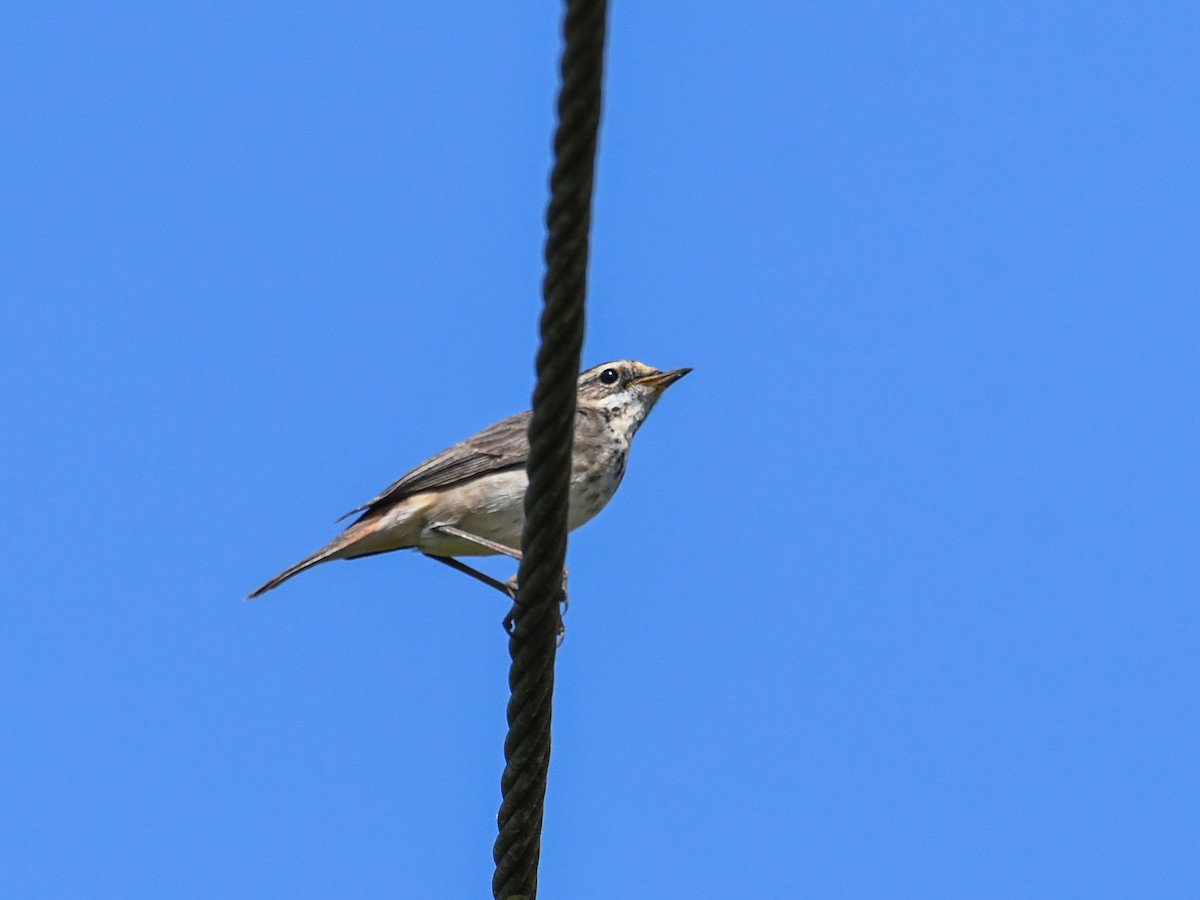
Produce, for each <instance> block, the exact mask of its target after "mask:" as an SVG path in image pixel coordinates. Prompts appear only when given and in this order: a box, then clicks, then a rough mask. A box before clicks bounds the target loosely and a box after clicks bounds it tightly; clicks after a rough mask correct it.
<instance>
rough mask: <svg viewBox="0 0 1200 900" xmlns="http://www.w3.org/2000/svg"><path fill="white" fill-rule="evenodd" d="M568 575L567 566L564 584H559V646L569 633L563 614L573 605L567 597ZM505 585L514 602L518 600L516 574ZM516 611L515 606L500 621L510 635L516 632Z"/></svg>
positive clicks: (556, 631) (563, 578) (563, 573)
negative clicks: (514, 614)
mask: <svg viewBox="0 0 1200 900" xmlns="http://www.w3.org/2000/svg"><path fill="white" fill-rule="evenodd" d="M567 575H568V570H567V569H566V568H564V569H563V571H562V584H561V585H560V586H559V589H558V602H559V605H560V610H559V614H558V627H557V629H556V630H555V635H556V637H557V641H556V644H557V646H559V647H561V646H562V642H563V639H564V638H565V637H566V634H567V626H566V625H565V624H564V623H563V616H565V615H566V614H567V610H568V609H569V608H570V606H571V602H570V600H569V599H568V597H567ZM504 587H505V588H506V589H507V593H508V596H509V597H510V598H512V601H513V602H514V603H516V601H517V576H516V575H514V576H513V577H512V578H510V579H508V581H506V582H505V583H504ZM514 612H515V608H514V609H512V610H509V612H508V615H506V616H505V617H504V619H503V620H502V621H501V623H500V624H501V626H503V628H504V631H505V633H506V634H507V635H508V636H509V637H512V636H513V634H514V632H515V631H516V621H515V618H514V616H513V613H514Z"/></svg>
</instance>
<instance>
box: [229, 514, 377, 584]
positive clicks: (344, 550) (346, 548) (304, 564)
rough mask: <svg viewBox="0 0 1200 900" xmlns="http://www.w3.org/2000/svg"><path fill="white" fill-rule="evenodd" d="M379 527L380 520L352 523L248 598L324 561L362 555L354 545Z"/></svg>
mask: <svg viewBox="0 0 1200 900" xmlns="http://www.w3.org/2000/svg"><path fill="white" fill-rule="evenodd" d="M378 527H379V522H378V520H371V521H366V522H357V523H355V524H354V525H351V526H350V527H349V528H347V529H346V530H345V531H343V532H342V533H341V534H339V535H338V536H337V537H336V538H334V539H333V540H332V541H330V542H329V543H328V544H326V545H325V546H324V547H322V548H321V549H320V550H318V551H317V552H316V553H314V554H312V555H311V556H306V557H304V559H302V560H300V562H298V563H296V564H295V565H294V566H291V567H289V568H287V569H284V570H283V571H282V572H280V573H279V574H278V575H276V576H275V577H274V578H272V579H271V580H270V581H268V582H267V583H266V584H264V585H262V586H261V587H258V588H255V589H254V590H253V591H252V592H251V593H250V595H249V596H248V597H247V598H246V599H247V600H253V599H254V598H255V597H261V596H262V595H263V594H265V593H266V592H267V591H269V590H272V589H273V588H277V587H279V586H280V585H281V584H283V583H284V582H285V581H287V580H288V579H289V578H292V577H293V576H295V575H299V574H300V573H301V572H303V571H304V570H305V569H311V568H312V567H313V566H316V565H320V564H321V563H323V562H328V561H329V560H331V559H345V558H346V557H349V556H358V555H360V554H359V553H356V552H354V551H355V550H356V549H358V548H356V547H355V546H354V545H355V544H358V543H360V542H361V541H362V540H363V539H364V538H367V537H369V536H370V535H372V534H374V532H375V531H376V530H377V529H378ZM364 549H365V548H364Z"/></svg>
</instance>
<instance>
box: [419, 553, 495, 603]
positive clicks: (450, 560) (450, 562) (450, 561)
mask: <svg viewBox="0 0 1200 900" xmlns="http://www.w3.org/2000/svg"><path fill="white" fill-rule="evenodd" d="M423 555H424V556H426V557H427V558H429V559H434V560H437V561H438V562H440V563H442V564H444V565H447V566H449V567H450V568H452V569H456V570H457V571H459V572H462V573H463V574H464V575H470V576H471V577H472V578H474V579H475V580H476V581H481V582H483V583H484V584H486V585H487V586H488V587H492V588H495V589H496V590H498V591H499V592H500V593H502V594H503V595H504V596H506V597H507V598H508V599H509V600H515V599H516V590H515V589H514V588H512V587H509V586H508V585H507V584H505V583H504V582H503V581H497V580H496V579H495V578H493V577H492V576H491V575H485V574H484V573H483V572H480V571H479V570H478V569H472V568H471V567H470V566H468V565H467V564H466V563H464V562H459V561H458V560H457V559H455V558H454V557H452V556H434V555H433V554H432V553H426V554H423Z"/></svg>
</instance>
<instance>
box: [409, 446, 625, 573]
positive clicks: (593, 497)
mask: <svg viewBox="0 0 1200 900" xmlns="http://www.w3.org/2000/svg"><path fill="white" fill-rule="evenodd" d="M606 462H608V461H606ZM624 474H625V459H624V454H620V455H619V457H616V456H614V458H613V459H612V460H611V464H609V465H603V466H595V465H592V466H589V467H587V469H586V470H585V471H580V470H578V469H576V470H575V471H573V472H572V473H571V488H570V500H569V504H570V505H569V510H568V514H567V527H568V529H570V530H572V531H574V530H575V529H576V528H578V527H579V526H581V525H583V524H585V523H587V522H588V521H590V520H591V519H592V518H593V517H594V516H595V515H596V514H597V513H599V512H600V510H602V509H604V507H605V506H606V505H607V504H608V501H609V500H611V499H612V497H613V494H614V493H616V490H617V487H618V486H619V485H620V483H621V478H622V477H623V476H624ZM528 484H529V483H528V481H527V479H526V476H525V472H524V471H523V470H520V469H518V470H516V471H512V472H500V473H497V474H494V475H486V476H484V477H482V478H477V479H475V480H473V481H471V482H468V483H467V484H464V485H459V486H457V487H454V488H451V489H449V490H445V491H439V492H437V493H436V494H435V495H434V497H433V499H432V502H431V503H430V504H429V506H428V508H427V509H426V511H425V515H424V521H425V524H424V527H423V528H422V529H421V532H420V536H419V538H418V541H417V548H418V549H419V550H421V551H422V552H423V553H432V554H433V555H434V556H493V555H495V552H494V551H492V550H489V549H488V548H486V547H481V546H480V545H479V544H475V543H472V542H471V541H468V540H466V539H465V538H460V537H456V536H454V535H449V534H445V533H443V532H440V531H438V530H437V527H436V526H438V525H453V526H454V527H456V528H458V529H461V530H462V531H466V532H469V533H471V534H474V535H478V536H479V537H482V538H486V539H487V540H489V541H495V542H496V543H498V544H504V545H505V546H506V547H512V548H513V549H514V550H516V549H519V548H520V546H521V529H522V528H523V527H524V525H525V489H526V488H527V487H528Z"/></svg>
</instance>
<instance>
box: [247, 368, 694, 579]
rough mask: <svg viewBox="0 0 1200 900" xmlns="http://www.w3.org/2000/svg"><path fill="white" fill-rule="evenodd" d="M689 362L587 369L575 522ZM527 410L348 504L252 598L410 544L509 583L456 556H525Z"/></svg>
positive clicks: (589, 511) (578, 419) (603, 490)
mask: <svg viewBox="0 0 1200 900" xmlns="http://www.w3.org/2000/svg"><path fill="white" fill-rule="evenodd" d="M690 371H691V369H675V370H673V371H670V372H662V371H660V370H658V369H654V368H651V367H650V366H647V365H645V364H643V363H640V362H633V361H631V360H621V361H619V362H610V363H604V364H603V365H599V366H596V367H595V368H592V369H588V370H587V371H586V372H584V373H583V374H581V375H580V376H579V396H578V398H577V406H576V411H575V443H574V451H573V454H572V461H571V488H570V498H569V506H568V509H569V512H568V522H567V525H568V527H569V528H570V529H571V530H572V531H573V530H574V529H576V528H578V527H579V526H580V525H583V524H584V523H586V522H588V521H589V520H591V519H592V517H594V516H595V515H596V514H597V513H598V512H600V510H602V509H603V508H604V507H605V505H606V504H607V503H608V501H609V500H611V499H612V497H613V494H615V493H616V490H617V487H618V486H619V485H620V483H621V478H622V477H623V476H624V475H625V464H626V461H627V459H628V456H629V446H630V443H631V442H632V440H633V436H634V434H636V433H637V430H638V428H640V427H641V424H642V422H644V421H645V420H646V416H648V415H649V414H650V410H651V409H653V408H654V404H655V403H657V402H658V398H659V397H661V396H662V394H663V392H664V391H665V390H666V389H667V388H668V387H670V386H671V385H672V384H674V383H675V382H676V381H678V380H679V379H680V378H682V377H683V376H684V375H686V374H687V373H688V372H690ZM529 417H530V413H528V412H523V413H520V414H519V415H516V416H512V417H511V418H508V419H505V420H504V421H502V422H497V423H496V424H495V425H493V426H491V427H490V428H485V429H484V430H483V431H481V432H479V433H478V434H476V435H474V436H472V437H469V438H467V439H466V440H465V441H462V442H461V443H458V444H455V445H454V446H453V447H450V448H449V449H447V450H443V451H442V452H441V453H439V454H437V456H434V457H432V458H430V459H428V460H426V461H425V462H423V463H421V465H419V466H417V467H416V468H415V469H413V470H412V471H411V472H409V473H408V474H407V475H405V476H404V477H402V478H401V479H400V480H399V481H397V482H396V483H395V484H393V485H392V486H391V487H389V488H388V489H387V490H386V491H384V492H383V493H382V494H380V495H379V496H378V497H376V498H375V499H374V500H371V501H370V502H369V503H364V504H363V505H362V506H360V507H358V508H357V509H354V510H351V511H350V512H349V513H347V514H346V516H351V515H354V513H362V515H361V516H359V518H358V519H357V520H355V522H354V523H353V524H352V525H350V526H349V527H348V528H347V529H346V530H345V531H343V532H342V533H341V534H339V535H338V536H337V537H336V538H334V539H333V541H331V542H330V543H329V544H328V545H327V546H325V547H323V548H322V549H320V550H318V551H317V552H316V553H314V554H312V556H309V557H306V558H305V559H302V560H300V562H298V563H296V564H295V565H294V566H292V567H291V568H289V569H285V570H284V571H283V572H280V573H279V574H278V575H276V576H275V577H274V578H272V579H271V580H270V581H268V582H267V583H266V584H264V585H263V586H262V587H260V588H258V589H257V590H255V591H254V592H253V593H252V594H251V595H250V597H249V598H247V599H250V598H253V597H258V596H260V595H262V594H264V593H266V592H267V591H269V590H271V589H272V588H275V587H278V586H279V585H281V584H283V582H285V581H287V580H288V579H289V578H291V577H292V576H293V575H298V574H299V573H301V572H303V571H304V570H305V569H310V568H312V567H313V566H315V565H317V564H319V563H323V562H328V561H329V560H331V559H357V558H358V557H360V556H374V555H375V554H377V553H388V552H390V551H392V550H405V549H416V550H419V551H420V552H421V553H424V554H425V555H426V556H430V557H433V558H434V559H437V560H438V561H439V562H443V563H446V564H447V565H449V566H452V567H453V568H455V569H458V570H459V571H462V572H465V573H466V574H469V575H471V576H472V577H475V578H478V579H479V580H481V581H483V582H485V583H487V584H490V585H492V586H493V587H497V588H499V589H501V590H508V591H509V592H511V588H509V587H507V586H505V585H503V584H501V583H500V582H498V581H496V580H495V579H492V578H490V577H489V576H487V575H484V574H483V573H481V572H478V571H476V570H475V569H472V568H471V567H469V566H467V565H465V564H463V563H460V562H458V561H457V560H456V559H454V558H453V557H456V556H491V555H494V554H497V553H502V554H504V555H506V556H511V557H513V558H516V559H519V558H520V553H519V552H518V548H519V547H520V545H521V528H522V526H523V525H524V522H525V489H526V487H527V486H528V480H527V478H526V475H525V463H526V460H527V458H528V456H529V438H528V434H527V432H528V430H529ZM346 516H343V517H342V518H346ZM339 521H340V520H339Z"/></svg>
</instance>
